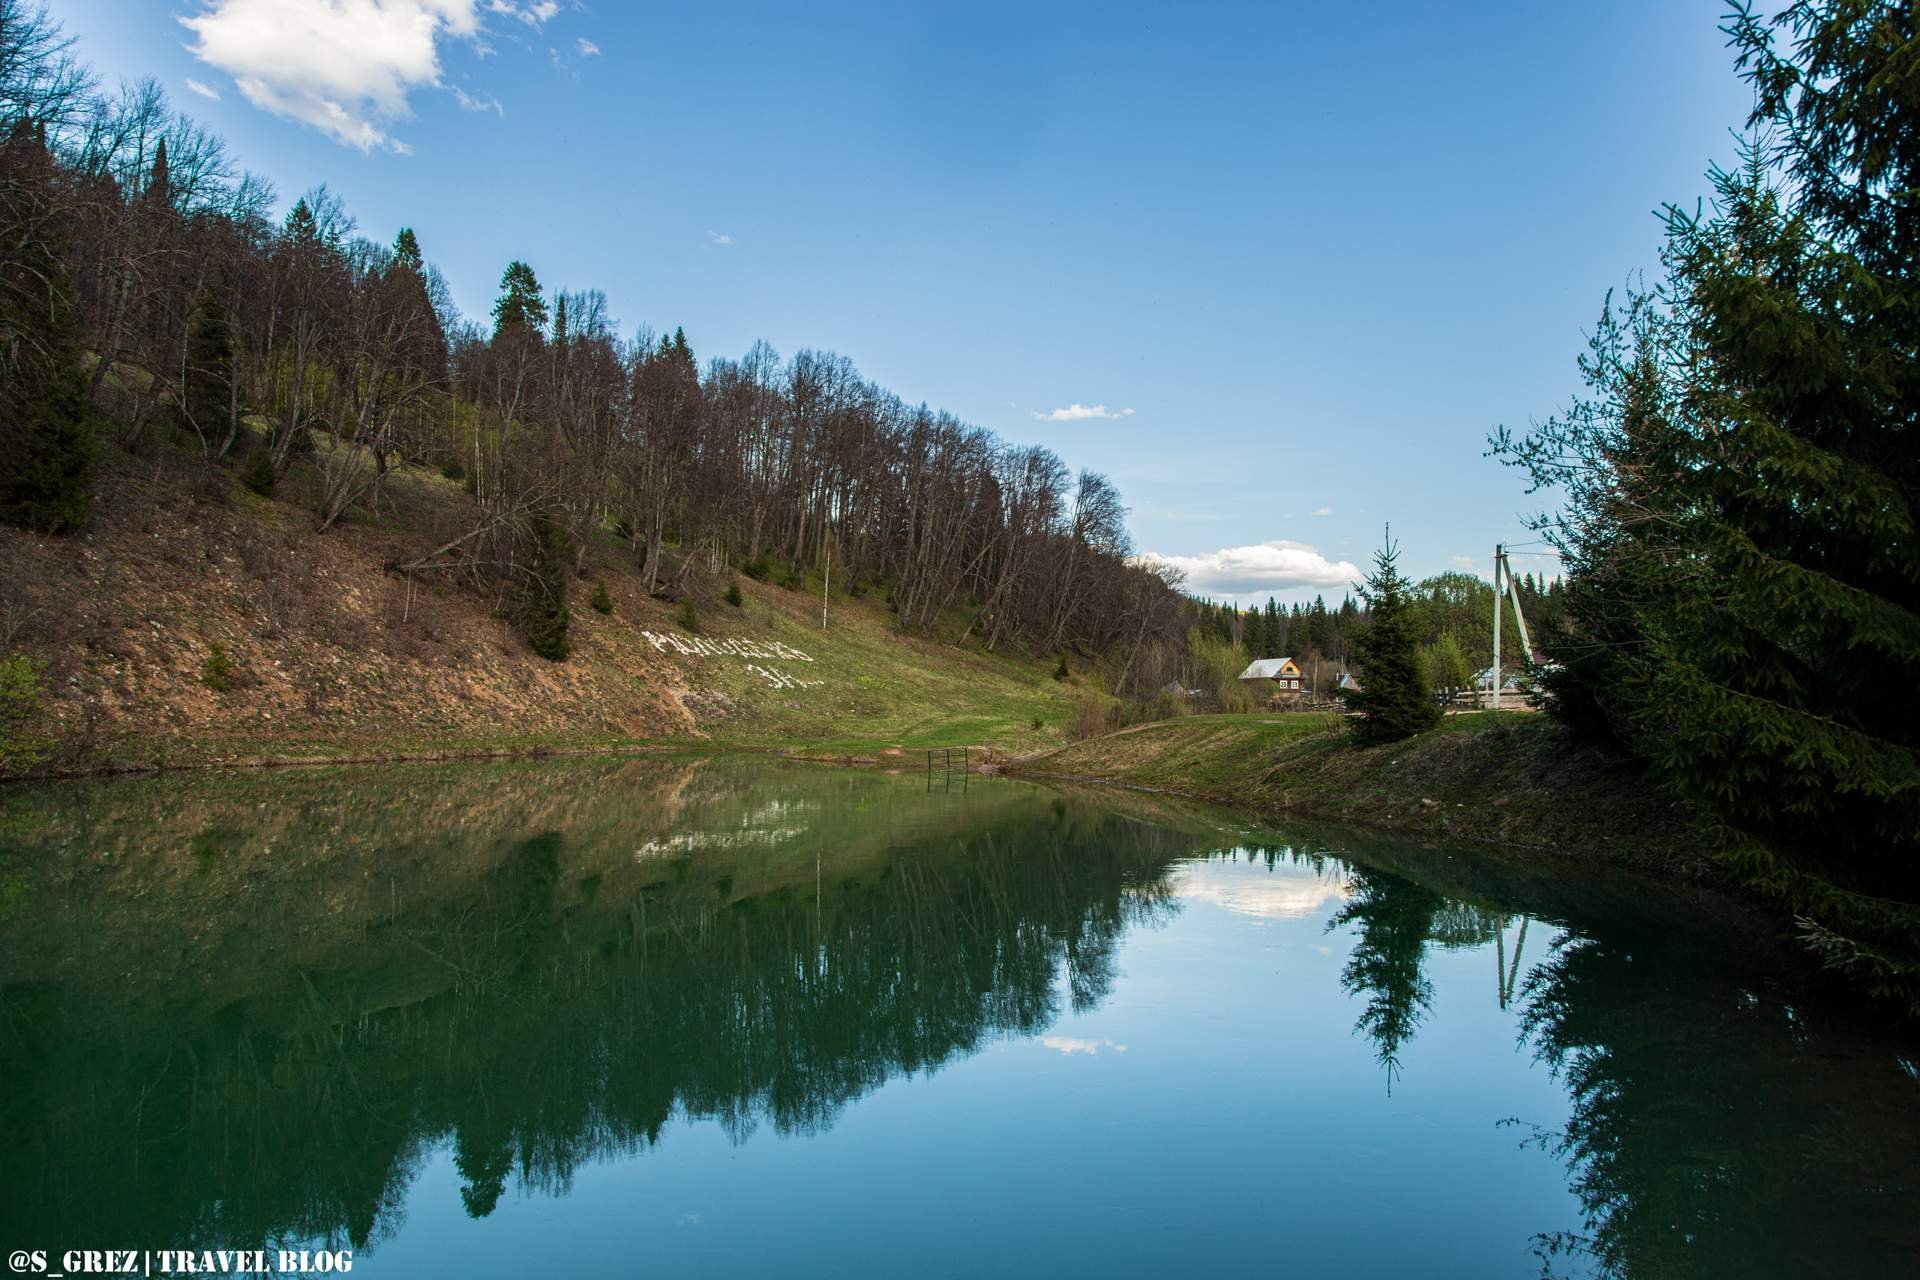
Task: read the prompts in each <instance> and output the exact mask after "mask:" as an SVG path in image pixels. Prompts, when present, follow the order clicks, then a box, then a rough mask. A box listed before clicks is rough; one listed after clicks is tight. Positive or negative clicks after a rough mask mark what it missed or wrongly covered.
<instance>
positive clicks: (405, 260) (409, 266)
mask: <svg viewBox="0 0 1920 1280" xmlns="http://www.w3.org/2000/svg"><path fill="white" fill-rule="evenodd" d="M393 265H394V266H396V267H401V268H404V269H405V270H408V271H413V272H420V271H424V270H426V265H427V262H426V259H425V258H424V257H422V256H421V254H420V241H419V238H418V237H416V236H415V235H414V234H413V228H412V227H402V228H400V234H399V235H397V236H395V237H394V238H393Z"/></svg>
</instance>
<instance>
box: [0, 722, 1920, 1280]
mask: <svg viewBox="0 0 1920 1280" xmlns="http://www.w3.org/2000/svg"><path fill="white" fill-rule="evenodd" d="M1570 870H1571V869H1570V868H1568V867H1567V866H1565V865H1557V864H1554V863H1552V862H1550V861H1549V862H1544V863H1542V862H1524V861H1516V860H1512V859H1499V860H1494V859H1487V858H1482V857H1478V856H1474V855H1471V854H1468V853H1466V852H1464V851H1460V850H1453V851H1446V850H1432V849H1422V848H1418V847H1414V846H1410V845H1406V844H1402V843H1399V842H1395V841H1391V840H1382V839H1379V838H1376V837H1368V836H1363V835H1359V834H1357V833H1353V832H1343V831H1338V830H1320V829H1307V828H1298V829H1285V828H1282V829H1274V828H1267V827H1260V826H1255V825H1252V824H1249V823H1248V822H1246V821H1245V820H1244V819H1241V818H1238V817H1235V816H1234V815H1231V814H1224V813H1221V812H1218V811H1213V810H1207V809H1202V808H1195V807H1188V806H1182V805H1176V804H1172V803H1168V802H1164V801H1160V800H1157V799H1150V798H1144V797H1137V796H1129V795H1125V794H1107V793H1094V792H1084V793H1082V792H1076V793H1073V794H1064V793H1060V792H1056V791H1052V790H1048V789H1043V788H1039V787H1035V786H1030V785H1026V784H1021V783H1016V782H1011V781H1004V780H997V779H980V778H972V779H963V778H959V777H957V776H949V775H945V774H938V773H936V774H934V775H932V776H928V775H924V774H914V773H908V774H901V775H888V774H880V773H871V772H855V771H839V770H826V769H814V768H807V767H802V766H791V765H779V764H772V763H768V762H764V761H739V760H718V761H697V760H616V761H593V762H580V761H567V762H530V763H511V764H465V765H457V766H418V767H414V766H408V767H386V768H355V769H331V770H314V771H305V770H302V771H285V772H277V773H249V774H235V775H225V776H218V775H208V776H189V777H178V776H176V777H168V778H165V779H144V780H138V781H115V782H103V783H88V784H74V785H68V786H60V787H52V788H43V789H36V790H27V791H16V792H12V793H8V794H7V795H6V796H5V799H4V807H3V808H0V983H3V986H0V1032H3V1033H4V1040H0V1066H3V1067H4V1070H5V1078H6V1080H7V1082H8V1084H7V1087H6V1089H5V1093H4V1102H3V1103H0V1108H3V1112H0V1114H3V1116H4V1122H5V1132H6V1135H7V1137H8V1145H7V1152H6V1156H5V1164H4V1183H3V1184H0V1195H3V1196H4V1209H3V1210H0V1244H3V1245H5V1246H6V1248H7V1249H8V1250H9V1251H12V1250H15V1249H28V1250H35V1249H39V1250H47V1251H49V1252H50V1253H51V1254H52V1255H54V1257H55V1259H56V1262H55V1265H56V1266H57V1257H58V1254H59V1253H60V1252H61V1251H63V1250H66V1249H77V1248H108V1247H117V1248H135V1249H153V1250H158V1249H182V1248H195V1249H199V1248H208V1249H211V1248H222V1247H224V1248H256V1247H267V1248H278V1247H283V1246H296V1245H297V1246H304V1247H316V1248H317V1247H327V1248H334V1249H351V1250H352V1251H353V1272H354V1274H356V1275H374V1276H384V1275H395V1276H399V1275H438V1274H458V1275H463V1276H494V1275H499V1276H509V1275H513V1276H517V1275H526V1274H569V1275H570V1274H640V1273H645V1274H672V1275H677V1274H690V1273H691V1274H754V1275H758V1274H766V1273H770V1272H779V1273H782V1274H798V1275H823V1276H824V1275H836V1276H844V1275H901V1274H912V1275H938V1276H972V1275H1049V1276H1051V1275H1058V1274H1063V1273H1075V1274H1077V1273H1090V1274H1100V1273H1114V1274H1124V1275H1161V1274H1166V1273H1168V1272H1179V1271H1191V1272H1195V1273H1200V1274H1230V1275H1250V1274H1258V1275H1274V1274H1278V1275H1302V1276H1323V1275H1339V1276H1475V1277H1479V1276H1507V1275H1512V1276H1531V1275H1538V1274H1541V1273H1542V1271H1543V1270H1545V1271H1547V1272H1548V1273H1550V1274H1556V1275H1596V1274H1620V1275H1632V1276H1661V1277H1665V1276H1683V1275H1729V1276H1733V1275H1739V1276H1755V1275H1782V1276H1787V1275H1792V1276H1805V1275H1858V1274H1869V1275H1885V1274H1895V1273H1899V1272H1902V1271H1904V1270H1905V1269H1907V1268H1908V1267H1910V1266H1911V1265H1912V1263H1913V1261H1914V1259H1915V1257H1916V1256H1917V1253H1920V1225H1917V1224H1920V1214H1916V1212H1915V1210H1916V1207H1917V1206H1920V1142H1917V1141H1916V1139H1917V1138H1920V1081H1917V1080H1916V1066H1915V1064H1916V1062H1920V1052H1917V1051H1916V1045H1915V1043H1914V1040H1913V1038H1912V1037H1911V1036H1909V1035H1907V1034H1905V1033H1901V1032H1897V1031H1895V1030H1893V1029H1891V1028H1889V1027H1887V1026H1885V1025H1883V1020H1882V1019H1881V1018H1879V1017H1878V1016H1877V1015H1875V1014H1873V1013H1872V1012H1871V1011H1861V1010H1856V1009H1852V1008H1850V1007H1848V1006H1846V1005H1844V1004H1843V1003H1842V1002H1840V1001H1839V1000H1838V999H1837V998H1836V997H1835V996H1834V995H1833V994H1832V993H1831V992H1830V991H1827V990H1825V989H1823V988H1819V987H1816V986H1812V985H1810V981H1811V979H1810V976H1809V975H1808V974H1806V973H1805V972H1804V971H1802V969H1801V968H1800V967H1799V966H1797V965H1791V964H1787V963H1784V962H1783V961H1782V960H1781V958H1780V956H1779V955H1778V951H1777V948H1775V947H1773V946H1771V945H1769V944H1768V943H1767V942H1766V940H1765V939H1764V938H1762V937H1760V936H1758V934H1759V930H1758V928H1757V926H1756V925H1755V923H1754V922H1753V921H1752V920H1751V919H1749V918H1747V917H1745V916H1743V915H1742V914H1740V913H1739V912H1737V911H1733V910H1731V909H1728V908H1726V907H1725V906H1724V905H1722V904H1718V903H1716V902H1715V901H1714V900H1712V899H1710V898H1705V897H1689V896H1686V895H1681V894H1676V893H1674V892H1672V891H1660V892H1650V891H1647V890H1645V889H1643V888H1640V887H1637V886H1633V885H1624V886H1623V885H1621V884H1619V883H1618V881H1617V879H1614V878H1606V877H1601V878H1594V879H1592V880H1591V881H1590V882H1583V881H1582V880H1581V879H1579V878H1571V879H1570V878H1569V872H1570Z"/></svg>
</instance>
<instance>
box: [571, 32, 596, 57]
mask: <svg viewBox="0 0 1920 1280" xmlns="http://www.w3.org/2000/svg"><path fill="white" fill-rule="evenodd" d="M574 45H575V46H576V47H577V48H578V49H579V50H580V56H581V57H583V58H597V57H599V56H600V46H599V45H597V44H595V43H594V42H593V41H591V40H589V39H587V38H586V37H585V36H581V37H580V38H579V39H578V40H575V41H574Z"/></svg>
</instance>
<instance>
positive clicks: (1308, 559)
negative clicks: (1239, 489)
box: [1139, 540, 1362, 596]
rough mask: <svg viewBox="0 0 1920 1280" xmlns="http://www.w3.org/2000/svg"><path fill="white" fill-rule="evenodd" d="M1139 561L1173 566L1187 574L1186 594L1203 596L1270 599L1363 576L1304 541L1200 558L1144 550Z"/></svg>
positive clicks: (1223, 551)
mask: <svg viewBox="0 0 1920 1280" xmlns="http://www.w3.org/2000/svg"><path fill="white" fill-rule="evenodd" d="M1139 558H1140V559H1141V560H1145V561H1149V562H1151V563H1155V564H1164V565H1171V566H1172V567H1174V568H1176V569H1178V570H1180V571H1181V572H1182V573H1184V574H1185V575H1186V587H1187V590H1189V591H1192V592H1195V593H1196V594H1199V595H1203V596H1204V595H1226V596H1246V595H1266V594H1267V593H1269V592H1274V591H1286V590H1292V589H1295V588H1299V587H1345V586H1349V585H1351V584H1353V583H1355V582H1358V581H1360V579H1361V577H1362V574H1361V572H1360V570H1359V568H1358V567H1357V566H1355V565H1354V564H1353V562H1352V561H1349V560H1329V559H1327V557H1325V556H1323V555H1321V554H1320V552H1319V550H1318V549H1317V548H1315V547H1312V546H1309V545H1308V544H1307V543H1304V542H1288V541H1285V540H1279V541H1275V542H1262V543H1258V544H1256V545H1254V546H1250V547H1222V548H1221V549H1220V550H1218V551H1211V552H1208V553H1206V554H1205V555H1197V556H1166V555H1159V554H1157V553H1155V552H1151V551H1149V552H1145V553H1143V554H1142V555H1141V556H1140V557H1139Z"/></svg>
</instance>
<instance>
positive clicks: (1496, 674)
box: [1492, 542, 1507, 711]
mask: <svg viewBox="0 0 1920 1280" xmlns="http://www.w3.org/2000/svg"><path fill="white" fill-rule="evenodd" d="M1506 563H1507V551H1506V548H1505V547H1504V546H1502V545H1501V544H1500V543H1498V542H1496V543H1494V544H1493V680H1492V684H1493V709H1494V710H1495V711H1498V710H1499V709H1500V570H1501V569H1502V567H1504V566H1505V565H1506Z"/></svg>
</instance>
